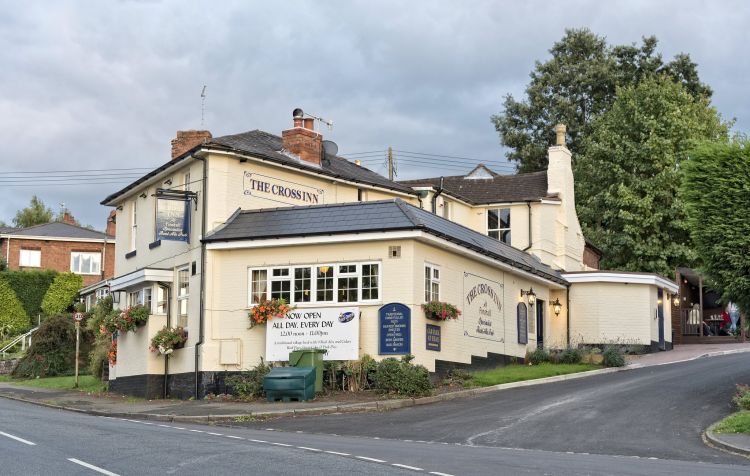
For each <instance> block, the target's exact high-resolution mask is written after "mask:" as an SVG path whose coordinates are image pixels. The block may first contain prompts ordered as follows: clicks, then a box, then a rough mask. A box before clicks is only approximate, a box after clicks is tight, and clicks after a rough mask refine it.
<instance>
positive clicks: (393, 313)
mask: <svg viewBox="0 0 750 476" xmlns="http://www.w3.org/2000/svg"><path fill="white" fill-rule="evenodd" d="M378 330H379V331H380V339H379V341H380V344H379V346H378V354H380V355H394V354H398V355H401V354H409V353H411V309H409V306H406V305H404V304H400V303H396V302H394V303H391V304H386V305H385V306H383V307H381V308H380V309H378Z"/></svg>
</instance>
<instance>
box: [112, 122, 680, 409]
mask: <svg viewBox="0 0 750 476" xmlns="http://www.w3.org/2000/svg"><path fill="white" fill-rule="evenodd" d="M293 120H294V124H293V127H292V128H290V129H288V130H285V131H283V133H282V135H281V137H279V136H276V135H273V134H269V133H266V132H262V131H258V130H254V131H250V132H245V133H241V134H236V135H229V136H223V137H217V138H213V137H211V134H210V133H208V132H206V131H186V132H178V135H177V138H176V139H175V140H173V142H172V146H173V150H172V156H173V157H172V160H171V161H169V162H168V163H166V164H164V165H162V166H161V167H159V168H157V169H155V170H153V171H152V172H150V173H149V174H147V175H145V176H144V177H142V178H141V179H139V180H137V181H135V182H134V183H132V184H131V185H129V186H128V187H126V188H124V189H122V190H120V191H118V192H116V193H114V194H112V195H110V196H109V197H107V198H106V199H105V200H104V201H103V202H102V203H103V204H104V205H108V206H112V207H115V208H116V210H117V216H116V222H117V236H118V240H117V245H116V246H117V247H116V252H115V256H116V258H115V276H114V278H113V279H112V280H111V281H110V282H109V286H110V291H111V293H112V295H113V297H114V300H115V303H116V306H118V307H120V308H126V307H128V306H131V305H134V304H143V305H146V306H147V307H149V308H150V310H151V316H150V317H149V320H148V322H147V324H146V325H145V326H144V327H142V328H140V329H138V330H137V331H136V332H128V333H120V334H119V335H118V336H117V337H116V338H117V344H118V356H117V363H116V365H114V366H112V367H111V368H110V374H109V375H110V388H111V389H113V390H115V391H118V392H123V393H129V394H134V395H141V396H145V397H150V398H151V397H160V396H162V395H165V394H167V395H170V396H173V397H179V398H186V397H190V396H196V397H197V398H201V397H202V396H203V395H205V394H207V393H220V392H222V391H223V390H224V384H223V381H224V378H225V377H226V376H227V375H229V374H231V373H232V372H238V371H241V370H243V369H249V368H252V367H253V366H255V365H256V364H257V363H258V362H260V360H261V359H265V360H266V361H284V360H287V356H288V353H289V351H290V350H294V349H297V348H305V347H318V348H324V349H326V350H327V354H326V356H325V358H326V359H330V360H354V359H357V358H360V357H361V356H362V355H364V354H369V355H371V356H373V357H374V358H376V359H379V358H384V357H387V356H394V355H396V356H398V355H402V354H406V353H411V354H413V355H414V356H415V362H416V363H418V364H422V365H424V366H425V367H427V369H428V370H430V371H431V372H436V373H438V374H442V373H445V372H446V371H448V370H449V369H450V368H453V367H457V366H463V367H466V368H478V367H483V366H484V367H487V366H495V365H501V364H504V363H507V362H508V361H510V360H511V359H521V360H522V359H523V358H524V357H525V355H526V353H527V351H529V350H530V349H534V348H536V347H537V346H539V345H544V346H548V347H550V346H551V347H564V346H566V345H578V344H584V343H591V344H602V343H606V342H610V341H615V340H618V339H621V340H624V341H630V342H632V343H640V344H643V345H648V346H653V347H655V348H662V349H668V348H670V347H671V335H670V334H671V333H669V332H667V329H669V328H670V324H669V322H670V316H669V306H663V305H662V304H661V303H662V302H664V300H665V299H669V295H670V293H674V292H676V286H675V285H674V283H672V282H671V281H668V280H666V279H664V278H661V277H658V276H654V275H645V274H637V275H636V274H626V273H605V272H600V271H597V270H596V268H597V267H598V256H599V255H598V251H597V250H596V249H595V248H594V247H592V246H587V244H586V241H585V239H584V237H583V235H582V233H581V228H580V226H579V223H578V219H577V217H576V214H575V200H574V194H573V174H572V169H571V154H570V151H568V149H567V148H566V147H565V143H564V131H563V130H560V131H558V132H559V134H558V135H559V138H558V144H557V145H555V146H553V147H550V149H549V168H548V170H547V171H545V172H538V173H533V174H523V175H514V176H501V175H498V174H496V173H495V172H493V171H492V170H490V169H489V168H487V167H484V166H482V165H479V166H477V167H476V168H475V169H474V170H472V171H471V172H470V173H468V174H467V175H466V176H460V177H442V178H428V179H423V180H416V181H408V182H400V183H399V182H393V181H390V180H388V179H386V178H384V177H382V176H380V175H378V174H376V173H374V172H372V171H370V170H368V169H367V168H365V167H362V166H360V165H359V164H357V163H352V162H350V161H348V160H346V159H344V158H341V157H338V156H335V155H331V154H327V153H326V152H325V148H324V141H323V138H322V135H321V134H320V133H318V132H316V131H315V130H314V128H313V119H312V118H309V117H305V116H304V114H303V112H302V111H301V110H299V109H297V110H295V111H294V114H293ZM624 290H626V291H627V292H626V293H625V294H623V292H624ZM264 298H284V299H286V300H287V301H288V302H290V303H291V304H292V305H293V306H294V310H293V311H292V312H291V313H290V315H289V316H288V317H287V318H285V319H278V320H275V321H272V322H270V323H268V324H266V325H261V326H255V327H253V328H250V326H249V319H248V310H249V309H250V308H252V307H253V306H254V305H255V304H256V303H258V302H259V300H260V299H264ZM429 301H443V302H448V303H451V304H454V305H455V306H457V307H458V308H459V310H460V311H461V315H460V316H459V318H458V319H456V320H448V321H436V320H431V319H429V317H430V316H427V315H425V312H423V311H422V308H421V305H422V304H424V303H426V302H429ZM613 301H618V302H621V303H622V305H621V306H620V307H618V306H614V312H613V306H612V302H613ZM667 302H668V301H667ZM165 325H167V326H170V327H175V326H182V327H184V328H185V329H186V330H187V334H188V340H187V342H186V345H185V346H184V347H183V348H181V349H178V350H175V351H174V353H172V354H171V355H169V356H168V357H164V356H161V355H159V354H157V353H154V352H152V351H150V349H149V343H150V339H151V338H152V337H153V336H154V334H155V333H156V332H157V331H158V330H160V329H162V328H163V327H164V326H165Z"/></svg>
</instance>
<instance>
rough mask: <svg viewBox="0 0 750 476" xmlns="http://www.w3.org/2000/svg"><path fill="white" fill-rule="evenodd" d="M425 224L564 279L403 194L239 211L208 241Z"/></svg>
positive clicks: (519, 264) (440, 233)
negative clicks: (373, 199)
mask: <svg viewBox="0 0 750 476" xmlns="http://www.w3.org/2000/svg"><path fill="white" fill-rule="evenodd" d="M397 230H421V231H424V232H426V233H429V234H431V235H434V236H438V237H440V238H444V239H446V240H448V241H451V242H454V243H456V244H458V245H460V246H463V247H465V248H468V249H471V250H474V251H477V252H479V253H482V254H484V255H486V256H489V257H491V258H493V259H495V260H497V261H500V262H503V263H505V264H508V265H510V266H512V267H514V268H517V269H520V270H524V271H527V272H530V273H532V274H536V275H538V276H541V277H543V278H545V279H548V280H551V281H554V282H557V283H560V284H566V283H567V282H566V281H565V279H563V277H562V275H561V274H560V273H559V272H557V271H555V270H553V269H552V268H550V267H549V266H547V265H545V264H542V263H541V262H540V261H539V260H538V259H536V258H535V257H533V256H531V255H530V254H528V253H524V252H523V251H521V250H518V249H516V248H513V247H511V246H509V245H506V244H505V243H502V242H500V241H498V240H496V239H494V238H490V237H489V236H487V235H483V234H481V233H478V232H476V231H474V230H471V229H469V228H466V227H464V226H462V225H459V224H458V223H454V222H452V221H450V220H446V219H445V218H442V217H439V216H437V215H434V214H432V213H430V212H428V211H425V210H422V209H420V208H417V207H415V206H413V205H410V204H408V203H406V202H404V201H403V200H400V199H394V200H384V201H377V202H354V203H342V204H335V205H319V206H302V207H284V208H273V209H262V210H247V211H240V212H238V213H236V214H235V215H234V216H233V217H232V218H230V219H229V220H228V222H227V224H226V225H225V226H224V227H223V228H221V229H219V230H217V231H215V232H214V233H212V234H210V235H208V236H207V237H206V239H205V241H206V242H219V241H234V240H253V239H264V238H284V237H293V236H295V237H299V236H311V235H336V234H343V233H368V232H372V233H377V232H385V231H397Z"/></svg>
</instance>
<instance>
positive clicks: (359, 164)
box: [354, 159, 362, 167]
mask: <svg viewBox="0 0 750 476" xmlns="http://www.w3.org/2000/svg"><path fill="white" fill-rule="evenodd" d="M354 165H356V166H357V167H362V161H361V160H359V159H357V160H355V161H354Z"/></svg>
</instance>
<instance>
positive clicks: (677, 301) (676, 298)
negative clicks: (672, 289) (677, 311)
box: [672, 294, 680, 307]
mask: <svg viewBox="0 0 750 476" xmlns="http://www.w3.org/2000/svg"><path fill="white" fill-rule="evenodd" d="M672 304H674V306H675V307H677V306H679V305H680V295H679V294H675V295H674V296H672Z"/></svg>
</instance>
